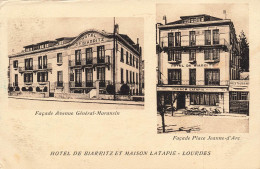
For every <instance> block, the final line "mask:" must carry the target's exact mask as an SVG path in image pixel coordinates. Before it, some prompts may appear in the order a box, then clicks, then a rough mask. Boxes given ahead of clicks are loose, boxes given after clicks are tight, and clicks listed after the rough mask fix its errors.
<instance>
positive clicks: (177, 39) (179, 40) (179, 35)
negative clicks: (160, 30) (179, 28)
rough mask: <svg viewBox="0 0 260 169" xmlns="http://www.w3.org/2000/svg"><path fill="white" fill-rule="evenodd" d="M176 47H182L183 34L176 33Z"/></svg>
mask: <svg viewBox="0 0 260 169" xmlns="http://www.w3.org/2000/svg"><path fill="white" fill-rule="evenodd" d="M175 46H181V32H175Z"/></svg>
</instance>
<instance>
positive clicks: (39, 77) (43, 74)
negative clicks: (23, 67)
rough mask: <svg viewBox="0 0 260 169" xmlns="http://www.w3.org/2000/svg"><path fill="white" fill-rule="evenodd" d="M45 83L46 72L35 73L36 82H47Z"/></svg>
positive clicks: (46, 78) (46, 79)
mask: <svg viewBox="0 0 260 169" xmlns="http://www.w3.org/2000/svg"><path fill="white" fill-rule="evenodd" d="M47 81H48V72H38V73H37V82H47Z"/></svg>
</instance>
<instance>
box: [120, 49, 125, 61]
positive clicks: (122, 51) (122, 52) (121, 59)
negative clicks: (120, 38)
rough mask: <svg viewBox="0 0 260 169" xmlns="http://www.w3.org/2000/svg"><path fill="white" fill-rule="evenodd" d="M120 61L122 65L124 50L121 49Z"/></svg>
mask: <svg viewBox="0 0 260 169" xmlns="http://www.w3.org/2000/svg"><path fill="white" fill-rule="evenodd" d="M120 61H121V62H123V63H124V49H123V48H121V58H120Z"/></svg>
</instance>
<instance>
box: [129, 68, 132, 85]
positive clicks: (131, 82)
mask: <svg viewBox="0 0 260 169" xmlns="http://www.w3.org/2000/svg"><path fill="white" fill-rule="evenodd" d="M129 74H130V83H132V71H130V72H129Z"/></svg>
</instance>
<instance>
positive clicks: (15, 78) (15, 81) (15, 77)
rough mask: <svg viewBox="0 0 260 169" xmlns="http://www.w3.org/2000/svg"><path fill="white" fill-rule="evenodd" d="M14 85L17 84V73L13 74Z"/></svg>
mask: <svg viewBox="0 0 260 169" xmlns="http://www.w3.org/2000/svg"><path fill="white" fill-rule="evenodd" d="M14 86H18V74H15V75H14Z"/></svg>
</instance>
